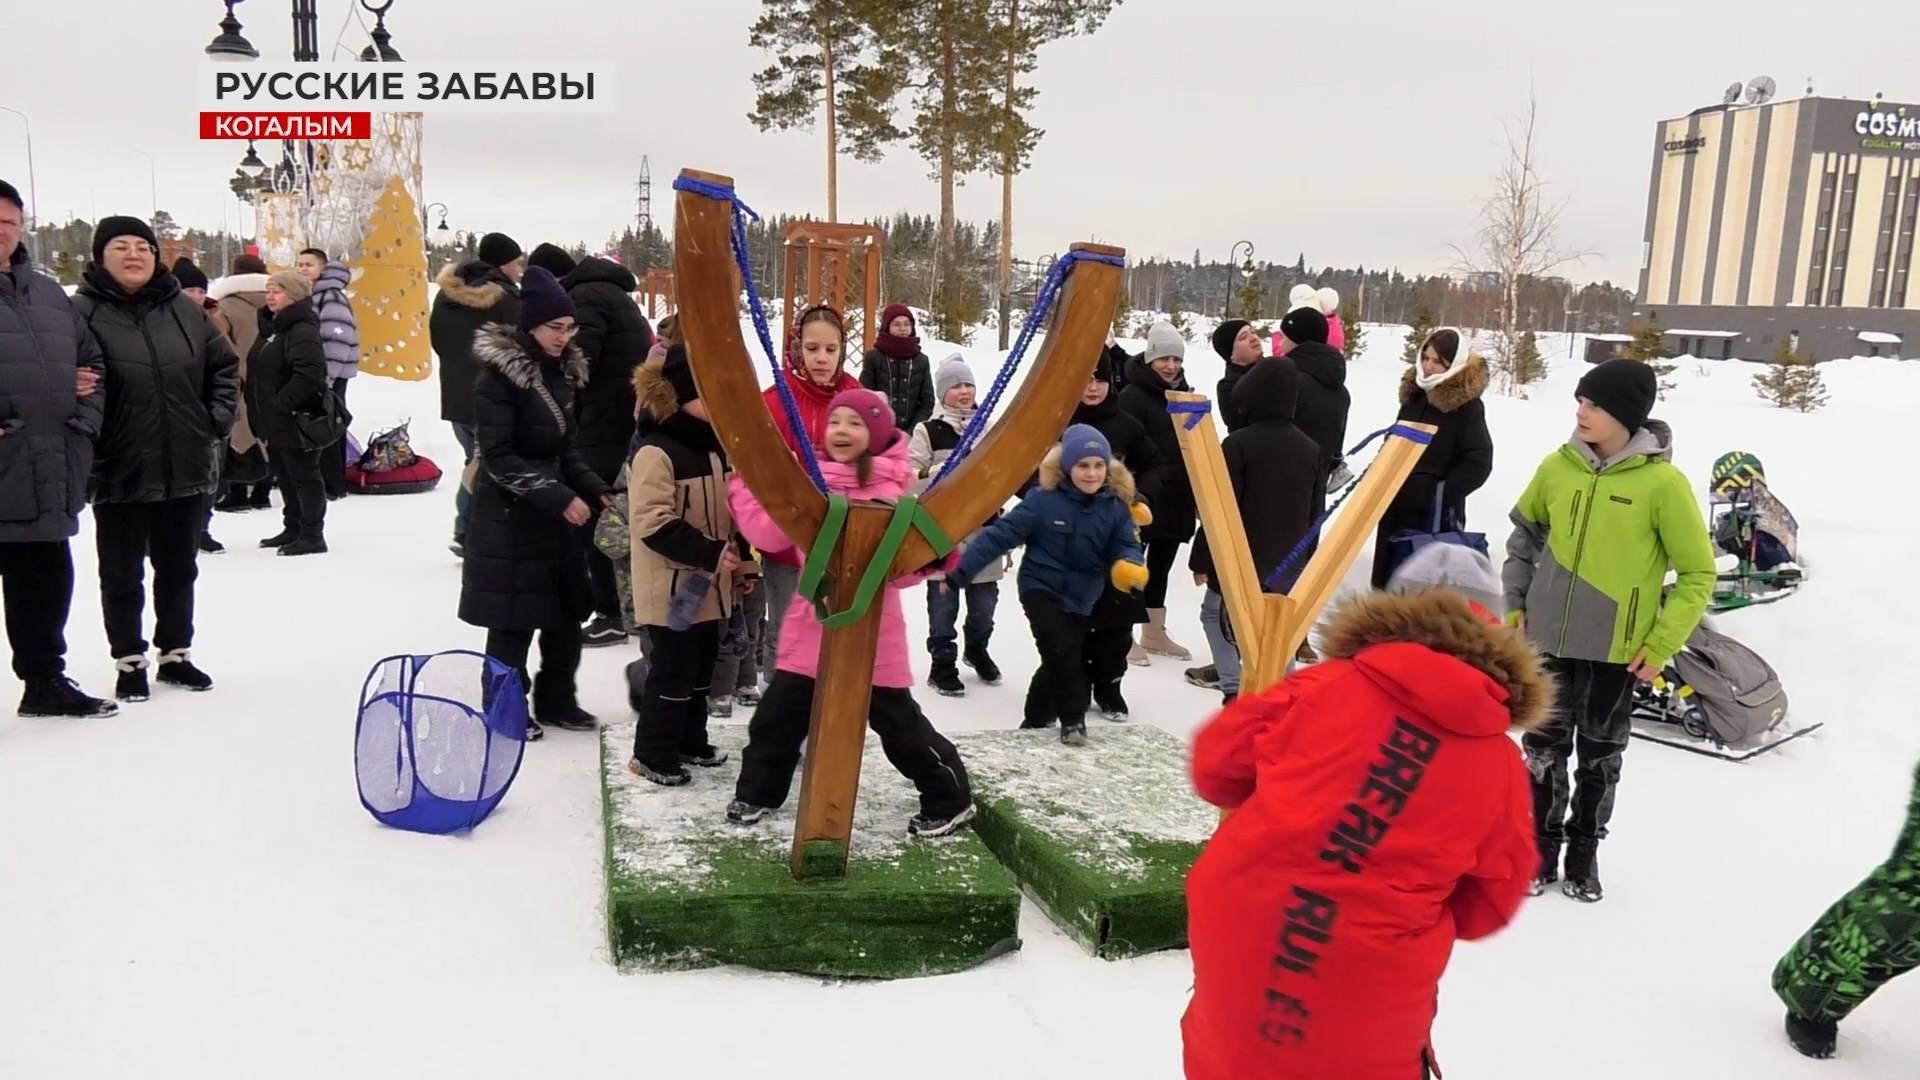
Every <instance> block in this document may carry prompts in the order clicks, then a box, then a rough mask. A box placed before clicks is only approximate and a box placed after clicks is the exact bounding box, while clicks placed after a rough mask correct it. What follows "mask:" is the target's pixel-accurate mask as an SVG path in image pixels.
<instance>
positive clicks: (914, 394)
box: [860, 349, 934, 431]
mask: <svg viewBox="0 0 1920 1080" xmlns="http://www.w3.org/2000/svg"><path fill="white" fill-rule="evenodd" d="M860 385H861V386H864V387H866V388H867V389H869V390H872V391H874V392H875V393H878V394H882V395H884V396H885V397H886V399H887V404H888V406H890V407H891V408H892V409H893V421H894V423H896V424H898V425H899V426H900V430H901V431H912V430H913V429H914V428H916V427H919V426H920V425H921V424H924V423H926V422H927V421H929V420H931V419H933V409H934V400H933V365H932V364H931V363H930V362H929V361H928V360H927V354H926V353H914V354H913V355H912V356H909V357H907V358H906V359H904V360H896V359H894V358H893V357H891V356H888V355H887V354H886V353H883V352H881V351H880V350H879V349H868V350H867V352H866V355H865V356H864V357H863V358H862V359H861V361H860Z"/></svg>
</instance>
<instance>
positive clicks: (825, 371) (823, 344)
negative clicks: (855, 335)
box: [759, 304, 860, 678]
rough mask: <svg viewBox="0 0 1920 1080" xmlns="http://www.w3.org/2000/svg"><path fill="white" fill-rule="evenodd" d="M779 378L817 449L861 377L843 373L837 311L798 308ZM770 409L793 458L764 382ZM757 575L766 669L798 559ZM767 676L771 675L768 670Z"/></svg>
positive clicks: (842, 331)
mask: <svg viewBox="0 0 1920 1080" xmlns="http://www.w3.org/2000/svg"><path fill="white" fill-rule="evenodd" d="M779 378H781V379H783V380H785V381H786V384H787V388H788V389H789V390H791V391H793V401H794V405H795V406H796V407H797V408H798V410H799V412H800V423H801V426H802V427H803V428H804V429H805V430H806V434H807V440H808V441H809V442H811V443H812V444H813V452H814V453H816V454H817V453H819V452H820V448H821V445H822V444H823V443H824V442H825V441H826V436H827V412H828V411H829V410H828V406H830V405H831V404H832V403H833V399H834V396H835V395H837V394H840V393H842V392H844V391H847V390H858V389H860V380H859V379H856V378H854V377H853V376H852V375H849V374H847V325H846V321H845V320H843V319H842V318H841V317H840V313H839V312H838V311H835V310H834V309H832V308H830V307H828V306H827V305H825V304H820V305H817V306H815V307H810V308H808V309H807V310H805V311H803V312H801V313H800V321H799V322H797V323H795V324H794V330H793V336H792V337H791V338H789V339H788V340H787V357H786V369H785V370H784V371H782V372H781V373H780V375H779ZM761 396H762V397H763V398H765V399H766V402H767V409H768V410H769V411H771V412H772V413H773V426H774V427H777V428H779V429H780V436H781V438H784V439H786V440H787V448H788V449H789V450H792V451H793V454H794V456H795V457H799V456H800V455H802V454H805V453H806V452H807V451H806V450H804V449H802V447H801V445H800V437H799V436H798V435H796V434H795V433H794V430H793V425H792V424H791V423H789V422H788V421H787V407H786V405H785V404H784V403H783V402H782V401H781V400H780V388H779V387H778V386H769V387H767V389H766V391H765V393H763V394H762V395H761ZM762 580H763V581H764V582H766V587H767V625H766V626H765V627H764V628H762V629H761V631H760V656H759V661H760V670H761V671H764V672H769V673H771V672H772V671H773V666H774V662H775V660H776V659H777V658H778V657H779V655H780V617H781V613H782V612H784V611H786V610H787V607H788V605H789V604H791V603H792V601H793V591H794V589H795V588H797V587H798V586H799V584H800V564H799V563H798V562H786V561H782V560H780V559H778V558H773V559H769V560H768V561H767V564H766V571H765V574H764V576H763V577H762ZM769 678H771V675H769Z"/></svg>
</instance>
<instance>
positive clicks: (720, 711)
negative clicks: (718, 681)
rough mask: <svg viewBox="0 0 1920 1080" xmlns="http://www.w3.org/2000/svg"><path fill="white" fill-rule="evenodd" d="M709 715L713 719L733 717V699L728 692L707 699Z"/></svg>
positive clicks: (729, 718)
mask: <svg viewBox="0 0 1920 1080" xmlns="http://www.w3.org/2000/svg"><path fill="white" fill-rule="evenodd" d="M707 717H708V718H709V719H712V720H731V719H733V699H732V698H731V697H728V696H727V695H726V694H721V695H720V696H719V697H712V698H708V699H707Z"/></svg>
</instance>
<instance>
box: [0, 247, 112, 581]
mask: <svg viewBox="0 0 1920 1080" xmlns="http://www.w3.org/2000/svg"><path fill="white" fill-rule="evenodd" d="M5 269H10V270H11V271H12V272H11V273H6V272H0V432H5V434H0V544H17V543H35V542H40V541H48V540H65V539H67V538H68V537H70V536H72V535H73V534H74V533H76V532H78V531H79V530H80V517H79V515H80V510H81V508H83V507H85V506H86V505H87V477H88V475H89V474H90V473H91V472H92V469H93V440H94V437H95V436H96V435H98V434H99V433H100V424H101V420H102V408H103V406H104V404H105V401H106V395H104V394H102V393H99V392H95V393H94V394H93V395H92V396H91V397H87V398H81V397H79V395H78V394H77V393H76V392H75V389H74V377H75V370H76V369H77V368H80V367H87V368H92V369H93V370H95V371H98V372H101V373H102V374H104V373H105V371H106V364H105V362H104V361H102V360H101V359H100V345H99V343H98V342H96V341H95V340H94V338H93V335H92V334H89V333H87V327H86V324H85V323H83V322H81V321H80V315H79V313H78V312H76V311H75V310H74V309H73V301H71V300H69V299H68V298H67V294H66V292H65V291H64V290H63V289H61V288H60V286H59V285H58V284H56V283H55V282H54V280H53V279H52V278H50V277H46V276H43V275H42V274H40V273H38V272H37V271H35V270H34V268H33V264H32V263H31V262H30V261H29V260H28V258H27V249H26V247H25V246H24V245H23V246H21V247H18V248H16V249H15V250H14V251H13V252H11V253H10V256H9V258H8V262H7V266H6V268H5Z"/></svg>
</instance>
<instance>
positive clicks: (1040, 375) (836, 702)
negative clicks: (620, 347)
mask: <svg viewBox="0 0 1920 1080" xmlns="http://www.w3.org/2000/svg"><path fill="white" fill-rule="evenodd" d="M680 176H681V181H680V182H681V183H682V184H687V185H689V186H692V187H695V188H698V189H700V190H687V189H684V188H683V189H681V190H679V191H678V194H677V197H676V200H675V202H676V205H675V211H674V213H675V218H674V222H675V224H674V231H673V246H674V274H675V280H676V283H677V284H678V285H679V291H680V304H681V307H680V328H681V333H682V334H683V335H684V336H685V339H686V342H687V352H688V357H689V360H690V361H691V363H692V366H693V375H694V381H695V383H696V384H697V385H698V386H699V388H700V398H701V400H702V401H705V402H706V405H707V411H708V413H709V415H711V417H712V418H713V426H714V428H715V430H716V431H718V433H719V435H720V441H721V444H722V445H723V446H725V447H726V451H727V455H728V457H729V458H730V460H731V461H732V463H733V467H734V468H735V469H737V470H738V471H739V473H740V475H741V476H742V477H743V478H744V479H745V481H746V484H747V486H748V487H749V488H750V489H751V490H752V491H753V494H754V497H755V498H757V499H758V500H759V501H760V502H761V504H762V505H763V506H765V507H766V509H767V512H768V514H769V515H771V516H772V518H773V520H774V521H775V522H777V523H778V524H779V525H780V527H781V529H782V531H784V532H785V533H786V534H787V535H788V536H789V537H792V538H794V539H795V540H796V542H798V543H799V545H800V547H801V548H803V549H808V550H810V549H811V548H812V546H813V540H814V538H816V537H818V536H819V535H820V533H821V530H822V527H823V525H824V524H825V522H826V519H827V498H826V497H825V496H824V495H822V494H821V492H820V491H819V490H818V489H817V488H816V487H815V486H814V484H813V483H812V481H811V480H810V479H809V477H808V474H807V472H806V471H805V470H804V469H803V468H802V467H801V465H800V463H799V462H798V461H797V460H795V458H794V456H793V453H792V452H791V451H790V450H789V449H788V448H787V444H786V442H785V441H784V440H783V439H782V438H781V437H780V433H779V430H778V429H777V428H775V427H774V423H773V417H772V415H771V414H770V413H769V412H768V411H767V407H766V404H765V402H764V401H763V400H762V398H761V396H760V393H761V391H760V381H759V378H758V376H757V375H756V374H755V371H754V366H753V363H752V361H751V360H750V359H749V358H748V356H747V348H746V342H745V341H744V340H743V339H742V337H741V333H740V307H739V295H740V294H739V288H738V286H737V285H736V284H735V265H736V263H735V260H734V257H733V254H732V251H731V248H730V244H731V243H732V237H733V233H732V230H733V227H734V215H735V212H736V211H735V208H734V203H733V202H731V201H729V200H730V199H731V197H732V196H731V192H732V188H733V181H732V179H731V178H729V177H725V176H719V175H715V174H713V173H703V172H697V171H694V170H691V169H688V170H685V171H683V172H682V173H681V174H680ZM676 186H678V185H676ZM1073 250H1074V251H1076V252H1083V253H1087V254H1090V255H1094V256H1103V257H1108V258H1112V259H1115V260H1116V261H1117V260H1118V258H1119V257H1121V256H1123V255H1124V254H1125V253H1124V252H1123V251H1121V250H1120V249H1119V248H1112V247H1103V246H1100V245H1096V244H1075V245H1074V247H1073ZM1074 265H1075V267H1076V269H1075V270H1074V272H1073V273H1072V274H1071V275H1069V276H1068V277H1067V278H1066V284H1065V287H1064V289H1063V290H1062V295H1061V302H1060V308H1059V310H1057V311H1056V312H1055V317H1054V319H1053V320H1052V323H1051V325H1050V326H1049V327H1048V333H1047V335H1046V342H1045V344H1044V345H1043V346H1042V348H1041V351H1040V355H1039V356H1038V357H1037V358H1036V360H1035V365H1036V368H1035V370H1034V371H1033V372H1032V374H1031V375H1030V376H1029V377H1028V378H1027V379H1026V380H1025V381H1024V382H1023V383H1022V384H1021V386H1020V390H1019V393H1018V394H1017V395H1016V396H1015V397H1014V399H1013V403H1012V405H1011V406H1009V407H1008V409H1007V411H1006V413H1005V415H1003V416H1002V417H1001V418H1000V420H999V421H998V422H997V423H995V424H994V425H993V427H992V429H991V430H989V431H987V432H986V433H985V435H984V437H983V438H982V439H981V441H980V443H979V448H978V450H977V451H976V452H974V453H973V454H972V455H971V456H969V457H967V458H966V459H965V460H964V461H963V462H962V463H961V464H960V465H959V466H958V468H957V469H956V470H955V471H954V475H953V476H951V477H948V478H947V479H946V481H945V482H942V483H939V484H936V485H935V486H934V488H933V489H932V490H931V491H929V492H928V493H927V495H926V497H925V499H924V500H923V502H922V504H921V505H922V507H923V508H924V510H925V511H926V513H927V514H928V515H929V516H930V517H931V518H932V520H933V522H934V523H935V524H936V525H937V526H938V528H939V529H940V530H941V531H943V532H944V533H945V534H946V535H947V536H950V537H960V536H965V535H966V534H967V533H969V532H971V531H972V530H974V529H975V528H978V527H979V526H980V524H981V523H982V522H984V521H986V520H987V518H988V517H989V516H990V515H992V514H993V513H994V512H995V511H997V510H999V509H1000V507H1001V506H1002V505H1003V504H1005V502H1006V501H1007V499H1008V498H1009V497H1011V496H1012V495H1013V493H1014V491H1015V490H1017V489H1018V488H1019V486H1020V483H1021V481H1023V480H1025V479H1026V478H1027V477H1028V476H1029V475H1031V474H1032V472H1033V468H1034V463H1035V462H1038V461H1039V460H1040V459H1041V457H1042V456H1044V455H1045V453H1046V451H1047V449H1048V447H1050V446H1051V445H1052V444H1053V443H1054V441H1055V440H1056V439H1058V438H1059V435H1060V432H1061V430H1062V429H1063V428H1064V427H1065V426H1066V423H1067V420H1068V418H1069V417H1071V416H1072V415H1073V409H1074V405H1075V403H1076V402H1077V401H1078V400H1079V398H1080V395H1081V393H1082V392H1083V391H1084V390H1085V389H1086V385H1087V379H1088V378H1089V376H1090V375H1091V373H1092V371H1093V366H1094V362H1095V360H1096V359H1097V358H1098V356H1099V352H1100V344H1101V341H1102V340H1103V339H1104V338H1105V336H1106V332H1107V324H1108V323H1109V322H1110V321H1111V320H1112V317H1113V305H1114V303H1115V301H1116V299H1117V297H1118V294H1119V287H1120V275H1121V269H1120V267H1119V266H1118V265H1109V264H1107V263H1104V262H1096V261H1085V262H1078V263H1075V264H1074ZM892 511H893V507H891V506H888V505H884V504H878V503H856V504H854V505H853V507H852V508H851V510H850V512H849V513H848V514H847V518H846V521H845V525H844V531H843V532H842V533H841V535H840V538H839V542H838V544H837V545H836V546H835V548H834V551H833V555H832V561H831V563H830V566H829V571H828V572H829V574H830V579H829V580H830V589H829V592H828V594H827V597H826V600H827V603H828V604H829V606H830V607H831V608H832V609H834V610H836V611H845V610H848V609H849V608H850V607H852V606H853V604H854V601H855V597H856V593H857V592H858V589H859V586H860V579H861V577H862V575H863V574H864V573H865V571H866V570H867V568H868V564H869V563H870V562H872V561H873V558H874V553H875V552H876V551H877V550H879V548H880V546H881V540H882V538H883V536H884V534H886V532H887V531H888V526H889V522H890V519H891V517H892ZM934 558H935V553H934V551H933V549H932V547H930V546H929V544H928V543H927V542H926V540H925V539H923V538H922V537H921V535H920V534H919V533H917V532H909V533H907V535H906V538H905V540H904V542H902V543H901V544H900V546H899V549H898V551H897V553H896V554H895V556H894V558H893V561H892V563H891V565H889V566H888V567H887V568H886V569H885V576H886V578H888V579H892V578H896V577H899V576H901V575H903V574H908V573H912V572H914V571H916V570H919V569H920V568H922V567H924V566H926V565H927V564H928V563H929V562H932V561H933V560H934ZM880 612H881V608H880V606H879V605H877V604H873V605H870V606H868V607H867V609H866V613H865V615H864V616H862V617H861V618H859V619H858V621H856V622H853V623H851V624H850V625H847V626H844V627H843V628H840V629H830V630H828V631H827V632H826V633H825V634H823V635H822V645H821V650H820V671H819V681H818V683H817V690H816V692H815V694H814V697H813V719H812V724H811V726H810V728H809V729H808V733H807V753H806V763H805V767H804V773H803V775H802V779H801V782H800V806H799V812H798V815H797V819H798V820H797V823H796V826H795V829H794V837H793V857H792V863H791V865H792V869H793V874H794V876H795V877H797V878H809V877H843V876H845V874H846V868H847V848H848V840H849V839H850V837H851V836H852V834H853V808H854V801H855V799H856V797H857V796H858V794H859V787H860V759H861V751H862V748H863V746H864V744H865V741H866V731H867V706H868V703H869V698H870V696H871V694H872V691H873V662H874V653H875V651H876V648H877V646H878V643H879V639H880ZM769 614H770V615H771V616H772V617H773V618H779V617H780V615H781V614H783V613H780V612H770V613H769Z"/></svg>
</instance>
